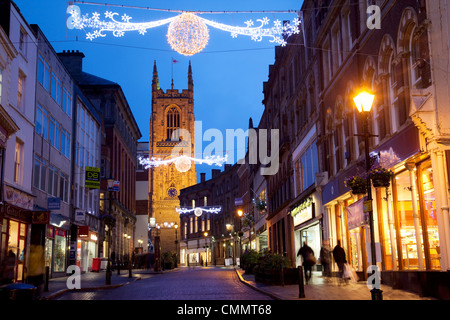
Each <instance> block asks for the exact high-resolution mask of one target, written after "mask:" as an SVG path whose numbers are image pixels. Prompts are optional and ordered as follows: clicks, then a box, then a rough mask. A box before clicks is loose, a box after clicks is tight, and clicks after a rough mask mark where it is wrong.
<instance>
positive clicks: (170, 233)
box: [149, 61, 197, 253]
mask: <svg viewBox="0 0 450 320" xmlns="http://www.w3.org/2000/svg"><path fill="white" fill-rule="evenodd" d="M194 121H195V117H194V82H193V80H192V68H191V63H190V62H189V68H188V89H183V90H182V92H179V91H178V90H177V89H173V79H172V89H168V90H167V91H166V92H164V91H163V90H162V89H160V87H159V78H158V70H157V68H156V61H155V63H154V66H153V80H152V110H151V116H150V146H149V147H150V157H155V158H158V159H161V160H163V159H171V158H173V157H176V156H178V155H181V154H184V155H186V156H190V157H194V153H195V144H194V142H195V136H194ZM189 153H190V154H189ZM188 166H189V165H187V166H186V164H185V166H184V168H181V166H179V165H177V164H176V163H171V164H170V165H160V166H158V167H152V168H150V169H149V201H150V203H149V217H150V218H155V220H156V223H157V224H158V225H160V226H161V229H159V231H156V232H153V231H152V237H154V236H155V235H159V236H160V241H161V242H160V245H161V253H164V252H166V251H178V250H177V247H178V248H179V246H177V245H176V240H178V241H179V240H180V232H179V230H180V228H179V227H180V217H179V214H178V213H177V212H176V207H177V206H180V202H179V199H178V195H179V192H180V189H183V188H186V187H189V186H191V185H194V184H196V182H197V174H196V170H195V163H193V162H191V166H190V168H189V169H187V167H188ZM180 169H181V170H180ZM164 223H167V226H164ZM170 223H175V224H177V226H178V228H175V227H174V226H171V227H170Z"/></svg>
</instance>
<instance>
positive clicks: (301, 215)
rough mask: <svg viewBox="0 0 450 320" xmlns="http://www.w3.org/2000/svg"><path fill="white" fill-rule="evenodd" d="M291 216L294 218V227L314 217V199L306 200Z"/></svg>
mask: <svg viewBox="0 0 450 320" xmlns="http://www.w3.org/2000/svg"><path fill="white" fill-rule="evenodd" d="M291 215H292V217H293V218H294V226H297V225H299V224H301V223H303V222H305V221H307V220H309V219H312V218H313V216H314V202H313V201H312V198H311V197H309V198H306V199H305V200H303V201H302V202H301V203H300V204H299V205H298V206H296V207H295V208H294V209H292V210H291Z"/></svg>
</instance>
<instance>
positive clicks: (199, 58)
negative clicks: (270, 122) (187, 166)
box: [15, 0, 302, 179]
mask: <svg viewBox="0 0 450 320" xmlns="http://www.w3.org/2000/svg"><path fill="white" fill-rule="evenodd" d="M91 2H96V3H99V4H96V5H94V4H87V3H84V4H83V3H75V5H77V6H79V7H80V9H81V14H85V13H89V14H90V15H92V13H93V12H98V13H100V14H101V18H102V19H104V17H105V15H104V13H105V12H106V11H111V12H117V13H118V14H119V16H122V15H123V14H127V15H128V16H131V17H132V20H130V22H149V21H155V20H160V19H165V18H169V17H173V16H176V15H178V14H179V13H175V12H173V13H170V12H163V11H154V10H144V9H136V8H122V7H117V6H105V5H104V4H105V3H108V4H115V5H126V6H133V7H150V8H160V9H172V10H186V11H262V10H263V11H279V10H300V8H301V5H302V0H277V1H273V0H272V1H270V0H241V1H235V0H230V1H198V0H192V1H182V0H175V1H173V0H171V1H149V0H107V1H104V0H101V1H96V0H92V1H91ZM15 3H16V4H17V5H18V7H19V9H20V11H21V13H22V15H23V16H24V17H25V19H26V20H27V22H28V23H29V24H37V25H39V27H40V28H41V29H42V30H43V32H44V34H45V36H46V37H47V39H48V40H49V41H50V43H51V44H52V46H53V48H54V49H55V51H56V52H61V51H63V50H79V51H81V52H83V53H84V54H85V56H86V57H85V58H84V60H83V70H84V71H85V72H88V73H91V74H94V75H96V76H99V77H102V78H105V79H108V80H111V81H114V82H116V83H118V84H119V85H120V86H121V87H122V90H123V91H124V93H125V96H126V98H127V101H128V103H129V105H130V107H131V110H132V112H133V114H134V117H135V119H136V122H137V124H138V126H139V129H140V131H141V133H142V138H141V139H140V141H149V120H150V110H151V82H152V71H153V63H154V61H155V60H156V64H157V68H158V74H159V81H160V87H161V88H162V89H163V90H167V89H170V88H171V78H172V75H171V74H172V59H175V60H177V61H178V63H175V64H173V79H174V88H175V89H179V90H180V91H181V90H182V89H187V71H188V65H189V61H191V65H192V71H193V80H194V108H195V120H196V121H202V132H196V133H195V134H196V137H195V141H196V143H197V142H198V141H199V139H200V141H201V139H202V136H201V135H203V133H204V132H205V131H206V130H208V129H211V128H212V129H219V130H220V131H221V132H222V133H223V137H224V141H223V146H224V149H225V147H226V142H225V137H226V134H225V132H226V129H233V130H236V129H239V128H240V129H243V130H244V131H245V130H247V128H248V122H249V118H250V117H252V119H253V123H254V125H255V126H257V125H258V123H259V120H260V117H261V115H262V112H263V110H264V106H263V104H262V100H263V93H262V90H263V82H264V81H267V79H268V73H269V65H270V64H273V63H274V61H275V44H274V43H271V42H269V38H266V39H263V40H262V41H261V42H255V41H253V40H252V39H251V38H250V37H247V36H242V35H238V36H237V38H233V37H231V35H230V33H229V32H225V31H222V30H218V29H215V28H213V27H210V26H208V29H209V42H208V44H207V46H206V47H205V49H204V50H203V51H202V52H200V53H198V54H196V55H193V56H184V55H181V54H179V53H177V52H175V51H173V50H172V49H171V47H170V45H169V44H168V42H167V37H166V34H167V29H168V24H166V25H163V26H159V27H156V28H152V29H148V30H147V32H146V33H145V35H140V34H139V33H138V32H137V31H132V32H128V33H125V35H124V36H123V37H120V38H117V37H114V36H113V35H112V33H109V32H105V34H106V35H107V36H106V37H104V38H97V39H94V40H93V41H90V40H88V39H86V34H85V32H84V31H83V30H77V29H69V28H67V27H66V21H67V19H68V18H69V16H70V15H69V14H67V13H66V10H67V6H68V5H69V4H68V2H67V1H63V0H39V1H36V0H15ZM100 3H101V4H100ZM201 16H202V17H204V18H206V19H209V20H214V21H216V22H220V23H225V24H229V25H233V26H242V27H245V25H246V24H245V22H246V21H248V20H250V19H251V20H253V21H254V22H255V25H256V24H257V22H256V20H257V19H262V18H264V17H267V18H268V19H270V22H269V25H268V26H270V27H271V26H273V21H275V20H277V19H278V20H281V21H283V20H290V21H292V20H293V19H294V18H295V17H296V14H295V13H221V14H202V15H201ZM258 25H259V24H258ZM200 134H201V135H200ZM210 143H211V142H209V141H203V144H202V149H201V148H200V146H199V145H200V144H199V143H197V146H196V156H197V157H201V154H202V151H204V149H205V147H206V146H207V145H208V144H210ZM224 151H225V150H224ZM233 152H234V155H235V156H234V159H231V163H235V162H236V161H237V160H238V159H237V157H238V154H245V150H239V149H238V148H237V144H236V143H235V148H234V150H231V153H233ZM229 154H230V150H229ZM213 168H218V167H217V166H207V165H197V173H198V174H199V173H200V172H206V178H207V179H209V178H210V177H211V169H213Z"/></svg>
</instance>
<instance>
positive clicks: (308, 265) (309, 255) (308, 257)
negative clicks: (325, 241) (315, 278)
mask: <svg viewBox="0 0 450 320" xmlns="http://www.w3.org/2000/svg"><path fill="white" fill-rule="evenodd" d="M297 256H302V258H303V264H302V265H303V269H304V271H305V280H306V284H308V281H309V280H310V279H311V275H312V267H313V265H315V264H316V258H315V257H314V251H313V249H311V247H310V246H308V245H307V244H306V241H305V242H303V247H301V248H300V249H299V250H298V253H297Z"/></svg>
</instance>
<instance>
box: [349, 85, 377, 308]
mask: <svg viewBox="0 0 450 320" xmlns="http://www.w3.org/2000/svg"><path fill="white" fill-rule="evenodd" d="M374 99H375V95H373V94H371V93H370V92H368V91H361V92H360V93H359V94H358V95H357V96H356V97H355V98H353V101H354V102H355V105H356V108H357V109H358V111H359V112H360V113H361V114H362V116H363V121H364V122H363V134H362V136H363V137H364V151H365V157H366V174H367V178H366V184H367V201H368V204H369V205H368V206H367V208H368V210H367V211H368V212H369V223H370V251H371V256H372V264H373V265H375V267H376V265H377V258H376V251H375V232H374V226H373V225H374V223H373V210H372V186H371V183H370V177H369V175H368V173H369V171H370V167H371V165H370V154H369V137H370V136H373V135H371V134H369V113H370V110H371V109H372V105H373V101H374ZM375 272H377V271H376V270H375ZM375 283H376V282H374V284H373V286H372V290H370V292H371V293H372V300H383V295H382V292H383V291H382V290H380V289H378V288H375Z"/></svg>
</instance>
